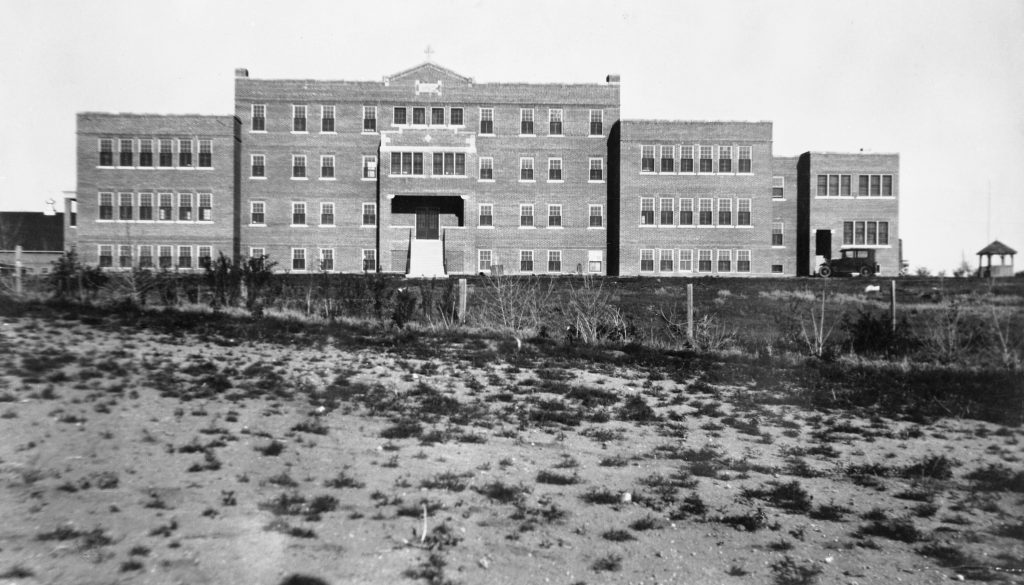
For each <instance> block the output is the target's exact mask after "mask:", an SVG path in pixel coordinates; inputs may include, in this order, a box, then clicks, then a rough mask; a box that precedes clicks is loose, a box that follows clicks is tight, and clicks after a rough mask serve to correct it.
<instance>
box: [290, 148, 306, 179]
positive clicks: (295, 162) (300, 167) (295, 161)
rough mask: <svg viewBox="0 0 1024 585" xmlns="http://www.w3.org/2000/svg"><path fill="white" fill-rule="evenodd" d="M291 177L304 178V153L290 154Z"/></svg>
mask: <svg viewBox="0 0 1024 585" xmlns="http://www.w3.org/2000/svg"><path fill="white" fill-rule="evenodd" d="M292 178H293V179H305V178H306V155H304V154H293V155H292Z"/></svg>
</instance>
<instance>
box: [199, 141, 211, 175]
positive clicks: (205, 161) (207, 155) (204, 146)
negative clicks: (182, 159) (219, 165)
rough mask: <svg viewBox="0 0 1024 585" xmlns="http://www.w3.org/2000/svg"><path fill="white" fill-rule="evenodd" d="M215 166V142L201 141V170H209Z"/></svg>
mask: <svg viewBox="0 0 1024 585" xmlns="http://www.w3.org/2000/svg"><path fill="white" fill-rule="evenodd" d="M212 166H213V141H212V140H200V141H199V168H203V169H208V168H210V167H212Z"/></svg>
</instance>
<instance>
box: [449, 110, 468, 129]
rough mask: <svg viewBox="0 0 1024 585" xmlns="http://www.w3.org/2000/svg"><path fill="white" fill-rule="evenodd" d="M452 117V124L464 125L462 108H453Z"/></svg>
mask: <svg viewBox="0 0 1024 585" xmlns="http://www.w3.org/2000/svg"><path fill="white" fill-rule="evenodd" d="M450 117H451V120H449V121H450V122H451V125H452V126H462V125H463V124H465V122H464V121H463V116H462V108H452V109H451V114H450Z"/></svg>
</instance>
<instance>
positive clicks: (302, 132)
mask: <svg viewBox="0 0 1024 585" xmlns="http://www.w3.org/2000/svg"><path fill="white" fill-rule="evenodd" d="M292 134H309V130H292Z"/></svg>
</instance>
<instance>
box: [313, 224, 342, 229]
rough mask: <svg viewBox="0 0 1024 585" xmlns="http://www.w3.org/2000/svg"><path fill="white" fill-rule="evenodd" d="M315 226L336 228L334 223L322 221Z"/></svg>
mask: <svg viewBox="0 0 1024 585" xmlns="http://www.w3.org/2000/svg"><path fill="white" fill-rule="evenodd" d="M316 227H322V228H336V227H338V226H336V225H335V224H333V223H322V224H320V225H318V226H316Z"/></svg>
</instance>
